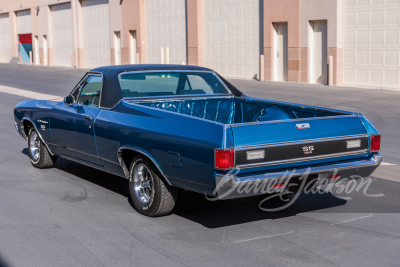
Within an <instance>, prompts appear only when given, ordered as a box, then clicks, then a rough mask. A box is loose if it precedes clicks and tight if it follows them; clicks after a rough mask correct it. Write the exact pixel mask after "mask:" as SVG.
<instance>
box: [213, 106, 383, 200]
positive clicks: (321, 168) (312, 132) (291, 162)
mask: <svg viewBox="0 0 400 267" xmlns="http://www.w3.org/2000/svg"><path fill="white" fill-rule="evenodd" d="M226 136H227V140H231V142H230V143H229V142H227V146H226V148H223V149H216V152H215V169H216V171H215V174H216V176H215V181H216V190H215V192H216V194H217V195H218V197H219V198H220V199H229V198H238V197H246V196H252V195H260V194H266V193H274V192H278V191H280V190H281V191H282V190H286V191H288V190H289V191H296V190H299V186H297V187H296V186H295V187H290V186H289V184H291V183H292V182H293V181H297V183H299V181H300V182H302V181H311V180H313V181H317V180H321V179H326V180H327V181H329V180H336V179H339V178H344V177H348V178H350V177H352V178H356V177H367V176H369V175H371V174H372V173H373V172H374V170H375V169H376V168H377V167H378V166H379V165H380V163H381V162H382V159H383V156H382V155H381V154H379V150H380V141H381V136H380V134H379V132H378V131H377V130H376V128H375V127H374V126H373V125H372V124H371V123H370V122H369V121H368V120H367V119H366V118H365V117H364V116H363V115H361V114H352V113H349V114H347V115H343V114H341V115H337V116H327V117H315V118H304V119H297V120H296V119H293V120H282V121H268V122H258V123H239V124H231V125H229V127H228V128H227V133H226ZM300 178H301V179H300ZM289 182H290V183H289Z"/></svg>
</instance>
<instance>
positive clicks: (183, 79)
mask: <svg viewBox="0 0 400 267" xmlns="http://www.w3.org/2000/svg"><path fill="white" fill-rule="evenodd" d="M120 83H121V90H122V95H123V97H124V98H130V97H149V96H174V95H206V94H208V95H209V94H228V93H229V91H228V90H227V89H226V88H225V86H224V85H223V84H222V83H221V82H220V81H219V79H218V78H217V77H216V76H215V75H214V74H212V73H206V72H151V73H135V74H124V75H121V78H120Z"/></svg>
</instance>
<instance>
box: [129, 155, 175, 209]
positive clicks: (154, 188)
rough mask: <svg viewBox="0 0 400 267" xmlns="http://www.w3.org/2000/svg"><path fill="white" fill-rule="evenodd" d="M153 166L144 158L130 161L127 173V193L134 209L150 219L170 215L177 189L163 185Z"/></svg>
mask: <svg viewBox="0 0 400 267" xmlns="http://www.w3.org/2000/svg"><path fill="white" fill-rule="evenodd" d="M157 173H158V172H157V170H156V169H155V167H154V165H153V164H152V163H151V162H150V161H149V160H148V159H146V158H144V157H140V156H138V157H135V158H134V159H133V160H132V163H131V168H130V172H129V191H130V195H131V198H132V202H133V204H134V206H135V208H136V209H137V210H138V211H139V212H140V213H142V214H144V215H147V216H150V217H158V216H164V215H168V214H170V213H171V211H172V210H173V208H174V206H175V202H176V197H177V189H176V188H173V187H171V186H169V185H168V184H166V183H164V181H163V180H162V179H160V177H159V176H158V175H157Z"/></svg>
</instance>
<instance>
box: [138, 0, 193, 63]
mask: <svg viewBox="0 0 400 267" xmlns="http://www.w3.org/2000/svg"><path fill="white" fill-rule="evenodd" d="M145 10H146V11H145V12H146V39H147V46H146V51H147V52H146V58H147V59H146V61H147V63H161V62H162V60H161V57H162V52H161V48H163V49H164V63H167V54H168V52H167V47H168V48H169V63H170V64H182V62H185V63H187V62H186V18H185V1H184V0H169V1H164V0H146V2H145Z"/></svg>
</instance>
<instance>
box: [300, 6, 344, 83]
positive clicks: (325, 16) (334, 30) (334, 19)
mask: <svg viewBox="0 0 400 267" xmlns="http://www.w3.org/2000/svg"><path fill="white" fill-rule="evenodd" d="M341 1H342V0H318V1H315V0H302V1H301V10H300V13H301V19H300V20H301V22H300V23H301V24H300V27H301V66H300V69H301V79H300V81H301V82H303V83H310V82H311V81H310V71H311V69H310V66H311V64H310V53H311V51H310V38H311V36H310V35H311V34H312V31H311V29H310V21H320V20H327V26H328V27H327V28H328V57H329V56H332V57H333V65H334V66H333V69H334V71H333V74H334V75H333V84H335V85H340V84H341V81H342V71H341V70H342V43H341V42H342V41H341V36H342V27H341V25H342V20H341V13H342V10H341Z"/></svg>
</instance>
